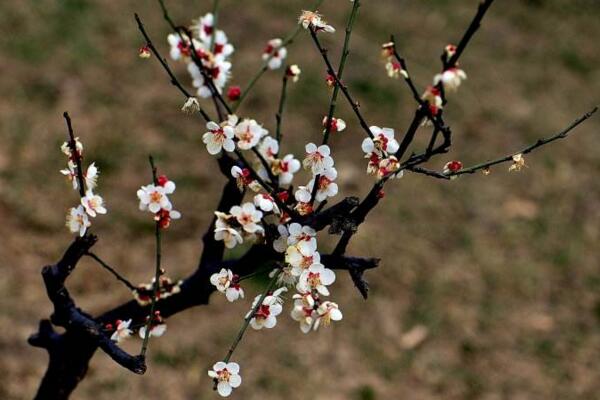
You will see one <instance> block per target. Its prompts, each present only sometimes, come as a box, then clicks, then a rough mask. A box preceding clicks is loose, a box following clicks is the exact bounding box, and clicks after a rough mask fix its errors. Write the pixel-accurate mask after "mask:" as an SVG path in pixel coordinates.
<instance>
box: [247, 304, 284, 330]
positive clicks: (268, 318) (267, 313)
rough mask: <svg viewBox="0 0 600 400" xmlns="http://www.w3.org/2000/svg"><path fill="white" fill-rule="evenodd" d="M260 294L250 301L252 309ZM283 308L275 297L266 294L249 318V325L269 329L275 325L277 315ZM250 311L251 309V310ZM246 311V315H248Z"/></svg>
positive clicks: (258, 328) (254, 327)
mask: <svg viewBox="0 0 600 400" xmlns="http://www.w3.org/2000/svg"><path fill="white" fill-rule="evenodd" d="M260 298H261V296H260V295H258V296H256V298H255V299H254V302H253V303H252V309H254V307H256V304H257V303H258V301H259V300H260ZM282 310H283V308H282V307H281V304H280V303H279V301H278V298H277V297H274V296H266V297H265V298H264V299H263V301H262V303H261V304H260V306H258V308H257V309H256V311H255V312H254V314H253V316H252V319H251V320H250V326H251V327H252V328H253V329H256V330H260V329H262V328H267V329H271V328H274V327H275V325H277V316H278V315H279V314H281V311H282ZM251 312H252V311H251ZM250 315H251V314H250V313H248V314H247V315H246V317H248V316H250Z"/></svg>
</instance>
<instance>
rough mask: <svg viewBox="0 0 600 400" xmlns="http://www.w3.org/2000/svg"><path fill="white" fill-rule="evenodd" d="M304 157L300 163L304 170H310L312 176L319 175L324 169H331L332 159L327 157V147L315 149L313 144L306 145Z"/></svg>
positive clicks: (322, 146)
mask: <svg viewBox="0 0 600 400" xmlns="http://www.w3.org/2000/svg"><path fill="white" fill-rule="evenodd" d="M304 149H305V150H306V157H305V158H304V160H303V161H302V165H303V166H304V169H310V170H311V171H312V173H313V175H317V174H321V173H323V172H324V171H325V170H326V169H329V168H331V167H333V164H334V161H333V158H331V156H330V155H329V154H330V153H331V150H330V149H329V146H327V145H326V144H323V145H321V146H319V147H317V145H316V144H314V143H308V144H307V145H306V146H305V148H304Z"/></svg>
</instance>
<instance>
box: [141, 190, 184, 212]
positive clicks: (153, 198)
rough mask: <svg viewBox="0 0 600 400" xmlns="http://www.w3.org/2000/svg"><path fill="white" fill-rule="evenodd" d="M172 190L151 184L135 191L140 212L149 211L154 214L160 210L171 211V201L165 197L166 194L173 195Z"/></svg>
mask: <svg viewBox="0 0 600 400" xmlns="http://www.w3.org/2000/svg"><path fill="white" fill-rule="evenodd" d="M171 189H172V188H171V187H170V186H169V187H163V186H160V185H159V186H155V185H154V184H153V183H151V184H150V185H146V186H142V187H141V188H140V189H139V190H138V191H137V197H138V199H139V200H140V204H139V208H140V211H146V210H147V211H150V212H151V213H153V214H156V213H157V212H159V211H160V210H167V211H168V210H171V209H172V208H173V206H172V204H171V201H170V200H169V198H168V197H167V195H168V194H171V193H173V190H175V189H174V188H173V190H171Z"/></svg>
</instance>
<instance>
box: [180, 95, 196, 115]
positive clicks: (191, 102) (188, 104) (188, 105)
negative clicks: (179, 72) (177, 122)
mask: <svg viewBox="0 0 600 400" xmlns="http://www.w3.org/2000/svg"><path fill="white" fill-rule="evenodd" d="M181 111H183V112H184V113H186V114H189V115H191V114H194V113H197V112H198V111H200V103H199V102H198V99H197V98H195V97H188V98H187V100H186V101H185V103H184V104H183V107H181Z"/></svg>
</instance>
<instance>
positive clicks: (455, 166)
mask: <svg viewBox="0 0 600 400" xmlns="http://www.w3.org/2000/svg"><path fill="white" fill-rule="evenodd" d="M462 167H463V165H462V163H461V162H460V161H450V162H447V163H446V165H444V169H443V171H442V173H443V174H444V175H449V174H452V173H454V172H458V171H460V170H461V169H462Z"/></svg>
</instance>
